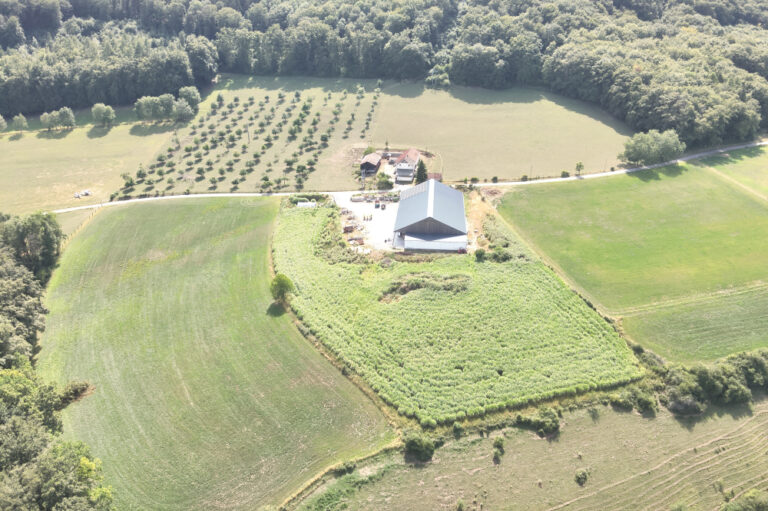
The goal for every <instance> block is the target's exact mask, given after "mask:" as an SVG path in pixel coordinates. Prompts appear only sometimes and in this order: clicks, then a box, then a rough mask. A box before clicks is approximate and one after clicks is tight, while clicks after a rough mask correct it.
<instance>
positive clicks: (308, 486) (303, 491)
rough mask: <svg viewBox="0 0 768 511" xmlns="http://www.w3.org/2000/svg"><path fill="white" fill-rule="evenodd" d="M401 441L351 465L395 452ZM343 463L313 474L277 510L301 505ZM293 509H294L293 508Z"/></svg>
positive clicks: (399, 439) (393, 442)
mask: <svg viewBox="0 0 768 511" xmlns="http://www.w3.org/2000/svg"><path fill="white" fill-rule="evenodd" d="M402 445H403V441H402V439H401V438H400V437H397V438H395V439H394V440H392V441H391V442H390V443H388V444H387V445H385V446H383V447H382V448H380V449H378V450H377V451H375V452H372V453H371V454H366V455H364V456H359V457H357V458H352V459H351V460H347V461H351V462H352V463H355V464H357V463H362V462H365V461H368V460H370V459H372V458H375V457H376V456H379V455H381V454H385V453H388V452H391V451H396V450H398V449H400V447H402ZM343 464H344V462H341V461H340V462H338V463H334V464H333V465H330V466H328V467H326V468H324V469H323V470H321V471H320V472H318V473H317V474H315V476H314V477H312V478H311V479H310V480H308V481H307V482H306V483H304V484H303V485H302V487H301V488H299V489H298V490H296V491H295V492H294V493H293V494H291V495H289V496H288V497H286V498H285V500H283V502H282V503H281V504H280V505H279V506H278V509H290V508H291V507H293V506H297V505H299V504H301V503H302V502H303V501H304V500H305V499H307V498H309V496H310V492H311V491H312V490H314V489H315V485H316V484H317V483H319V482H320V480H322V479H323V478H324V477H325V476H327V475H328V474H330V473H331V472H333V471H334V470H336V469H337V468H340V467H341V466H342V465H343ZM293 509H295V507H294V508H293Z"/></svg>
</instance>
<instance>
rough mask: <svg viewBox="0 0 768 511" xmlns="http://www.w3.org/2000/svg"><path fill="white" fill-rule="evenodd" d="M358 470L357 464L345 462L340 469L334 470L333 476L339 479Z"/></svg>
mask: <svg viewBox="0 0 768 511" xmlns="http://www.w3.org/2000/svg"><path fill="white" fill-rule="evenodd" d="M355 468H357V464H356V463H355V462H354V461H345V462H344V463H342V464H341V465H339V466H338V467H336V468H334V469H333V475H335V476H337V477H339V476H343V475H346V474H351V473H352V472H354V471H355Z"/></svg>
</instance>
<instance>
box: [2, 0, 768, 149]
mask: <svg viewBox="0 0 768 511" xmlns="http://www.w3.org/2000/svg"><path fill="white" fill-rule="evenodd" d="M0 46H2V48H3V50H2V53H0V114H2V115H5V116H12V115H14V114H16V113H18V112H25V113H27V112H42V111H48V110H53V109H56V108H59V107H62V106H68V107H73V108H74V107H88V106H91V105H93V104H94V103H106V104H128V103H131V102H133V101H134V100H136V99H137V98H139V97H141V96H145V95H149V96H156V95H160V94H164V93H169V92H175V91H177V90H178V89H179V88H180V87H182V86H187V85H191V84H193V83H196V84H198V85H204V84H206V83H209V82H210V81H211V80H212V79H213V77H214V76H215V75H216V73H217V71H229V72H238V73H249V74H251V73H252V74H288V75H295V74H303V75H314V76H349V77H380V78H395V79H424V80H425V81H426V83H427V85H428V86H431V87H442V88H444V87H450V86H451V85H452V84H457V85H477V86H482V87H489V88H504V87H511V86H514V85H518V84H527V85H537V86H545V87H549V88H551V89H553V90H555V91H557V92H560V93H562V94H564V95H567V96H570V97H574V98H578V99H583V100H586V101H590V102H594V103H598V104H600V105H601V106H602V107H604V108H605V109H606V110H608V111H609V112H611V113H612V114H613V115H615V116H617V117H619V118H621V119H624V120H625V121H626V122H627V123H628V124H629V125H630V126H631V127H632V128H634V129H636V130H640V131H647V130H649V129H652V128H653V129H657V130H660V131H664V130H668V129H673V130H675V131H676V132H677V133H678V134H679V136H680V139H681V140H682V141H684V142H685V143H686V144H687V145H689V146H700V145H708V144H718V143H721V142H724V141H730V140H745V139H749V138H750V137H753V136H754V135H755V134H756V132H757V131H759V130H760V129H762V128H766V127H768V81H767V80H768V0H738V1H737V0H490V1H486V0H469V1H467V2H458V1H457V0H402V1H396V2H393V1H387V0H362V1H356V2H349V1H343V0H327V1H323V2H321V1H320V0H261V1H258V2H257V1H253V0H220V1H219V2H216V3H211V2H210V1H208V0H172V1H167V0H124V1H117V0H0Z"/></svg>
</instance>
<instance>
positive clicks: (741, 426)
mask: <svg viewBox="0 0 768 511" xmlns="http://www.w3.org/2000/svg"><path fill="white" fill-rule="evenodd" d="M766 414H768V410H762V411H760V412H758V413H756V414H754V415H753V416H752V417H750V418H749V419H748V420H746V421H744V422H743V423H742V424H740V425H739V426H737V427H736V428H734V429H732V430H730V431H728V432H726V433H723V434H722V435H719V436H717V437H715V438H712V439H710V440H708V441H707V442H704V443H703V444H700V445H696V446H693V447H689V448H687V449H684V450H682V451H680V452H678V453H677V454H674V455H673V456H670V457H669V458H667V459H666V460H664V461H662V462H661V463H658V464H657V465H655V466H653V467H651V468H648V469H646V470H643V471H642V472H638V473H636V474H633V475H631V476H629V477H625V478H624V479H622V480H620V481H616V482H614V483H611V484H609V485H608V486H603V487H602V488H598V489H596V490H595V491H593V492H592V493H588V494H586V495H581V496H579V497H576V498H574V499H571V500H568V501H566V502H562V503H560V504H558V505H556V506H554V507H551V508H549V509H548V511H556V510H558V509H563V508H564V507H567V506H570V505H571V504H574V503H576V502H578V501H580V500H583V499H586V498H589V497H594V496H595V495H597V494H598V493H600V492H604V491H606V490H610V489H612V488H615V487H616V486H619V485H621V484H624V483H626V482H628V481H631V480H633V479H635V478H637V477H640V476H642V475H645V474H648V473H650V472H652V471H654V470H657V469H659V468H661V467H663V466H664V465H666V464H667V463H669V462H671V461H673V460H675V459H676V458H679V457H680V456H683V455H684V454H686V453H688V452H692V451H694V449H695V450H699V449H702V448H705V447H708V446H710V445H712V444H713V443H715V442H718V441H720V440H722V439H724V438H727V437H728V436H729V435H731V434H732V433H735V432H737V431H739V430H740V429H742V428H743V427H745V426H747V425H748V424H750V423H751V422H752V421H755V420H756V419H757V418H758V417H760V416H762V415H766Z"/></svg>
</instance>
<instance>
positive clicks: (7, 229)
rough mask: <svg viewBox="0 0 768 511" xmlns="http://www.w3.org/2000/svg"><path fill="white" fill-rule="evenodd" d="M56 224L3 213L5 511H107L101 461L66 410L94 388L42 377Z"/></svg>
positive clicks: (0, 426)
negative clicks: (66, 420)
mask: <svg viewBox="0 0 768 511" xmlns="http://www.w3.org/2000/svg"><path fill="white" fill-rule="evenodd" d="M61 238H62V234H61V229H60V228H59V226H58V223H57V222H56V219H55V218H54V217H53V216H51V215H47V214H42V213H37V214H34V215H30V216H28V217H24V218H19V217H9V216H6V215H2V214H0V509H4V510H19V511H22V510H27V509H45V510H49V509H50V510H53V509H56V510H65V509H68V510H88V509H99V510H108V509H111V508H112V490H111V489H110V488H109V487H105V486H102V485H101V462H100V461H99V460H98V459H97V458H94V457H93V456H92V455H91V453H90V450H89V448H88V446H86V445H85V444H83V443H81V442H65V441H62V440H61V439H60V438H59V437H58V435H59V433H61V430H62V423H61V418H60V416H59V415H60V411H61V410H62V409H63V408H65V407H66V406H67V405H68V404H70V403H71V402H73V401H74V400H76V399H78V398H79V397H81V396H82V395H83V394H84V393H85V392H87V390H88V384H87V383H84V382H72V383H70V384H68V385H67V386H65V387H64V388H63V389H58V388H56V387H54V386H53V385H50V384H48V383H45V382H43V381H42V380H41V379H40V378H39V377H38V376H37V374H36V373H35V370H34V367H33V365H32V364H33V361H34V356H35V354H36V352H37V351H38V344H37V341H38V334H39V333H40V332H42V331H43V329H44V328H45V314H46V312H47V311H46V310H45V307H44V306H43V303H42V297H43V285H44V284H45V283H46V282H47V280H48V278H49V277H50V274H51V270H52V269H53V267H54V266H55V264H56V261H57V259H58V256H59V244H60V241H61Z"/></svg>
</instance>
